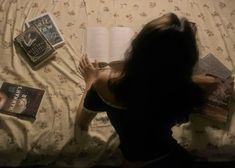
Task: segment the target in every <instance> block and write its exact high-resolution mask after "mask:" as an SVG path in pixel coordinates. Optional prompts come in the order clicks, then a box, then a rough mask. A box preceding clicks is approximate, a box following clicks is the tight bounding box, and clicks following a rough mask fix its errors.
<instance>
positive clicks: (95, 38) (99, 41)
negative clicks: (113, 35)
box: [86, 27, 109, 63]
mask: <svg viewBox="0 0 235 168" xmlns="http://www.w3.org/2000/svg"><path fill="white" fill-rule="evenodd" d="M86 40H87V41H86V53H87V55H88V57H89V59H90V60H91V61H92V62H93V61H95V60H97V61H98V62H106V63H107V62H108V60H109V59H108V57H109V31H108V29H107V28H105V27H90V28H88V29H87V37H86Z"/></svg>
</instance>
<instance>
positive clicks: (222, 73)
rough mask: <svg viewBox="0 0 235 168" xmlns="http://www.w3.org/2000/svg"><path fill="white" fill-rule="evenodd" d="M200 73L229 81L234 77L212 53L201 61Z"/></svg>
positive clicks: (199, 64)
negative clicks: (230, 77) (228, 79)
mask: <svg viewBox="0 0 235 168" xmlns="http://www.w3.org/2000/svg"><path fill="white" fill-rule="evenodd" d="M198 71H200V72H201V73H207V74H210V75H214V76H217V77H219V78H221V79H227V78H228V77H229V76H231V75H232V73H231V71H230V70H229V69H228V68H227V67H226V66H225V65H223V64H222V63H221V62H220V61H219V60H218V59H217V58H216V57H215V56H214V55H213V54H212V53H209V54H208V55H206V56H205V57H203V58H202V59H200V60H199V63H198Z"/></svg>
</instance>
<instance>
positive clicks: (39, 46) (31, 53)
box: [15, 25, 55, 69]
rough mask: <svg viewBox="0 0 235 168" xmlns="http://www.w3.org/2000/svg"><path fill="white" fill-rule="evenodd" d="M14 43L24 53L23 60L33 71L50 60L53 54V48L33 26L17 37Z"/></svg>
mask: <svg viewBox="0 0 235 168" xmlns="http://www.w3.org/2000/svg"><path fill="white" fill-rule="evenodd" d="M15 43H16V44H17V46H19V47H20V48H21V49H22V50H23V51H24V53H25V54H23V56H24V58H26V60H27V61H28V62H29V64H30V65H31V66H32V67H33V68H35V69H37V68H38V67H40V66H41V65H42V64H43V63H45V62H46V61H47V60H49V59H50V58H52V57H53V56H54V53H55V49H54V47H53V46H52V45H51V44H50V42H49V41H48V40H47V39H46V38H45V37H44V35H43V34H42V33H41V32H40V31H39V29H38V28H37V27H36V26H35V25H33V26H30V27H29V28H28V29H26V30H25V31H24V32H23V33H21V34H20V35H18V36H17V37H16V38H15Z"/></svg>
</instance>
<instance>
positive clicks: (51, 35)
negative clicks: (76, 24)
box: [25, 13, 64, 48]
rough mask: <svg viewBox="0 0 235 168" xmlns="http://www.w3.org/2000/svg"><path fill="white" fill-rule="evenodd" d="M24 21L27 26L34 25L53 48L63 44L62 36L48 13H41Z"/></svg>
mask: <svg viewBox="0 0 235 168" xmlns="http://www.w3.org/2000/svg"><path fill="white" fill-rule="evenodd" d="M25 23H26V26H27V27H30V26H32V25H36V26H37V28H38V29H39V30H40V31H41V32H42V34H43V35H44V36H45V37H46V38H47V39H48V41H49V42H50V43H51V45H52V46H53V47H54V48H58V47H60V46H61V45H63V44H64V38H63V36H62V34H61V32H60V31H59V29H58V27H57V25H56V23H55V21H54V20H53V17H52V16H51V14H50V13H43V14H41V15H39V16H37V17H34V18H32V19H30V20H26V22H25Z"/></svg>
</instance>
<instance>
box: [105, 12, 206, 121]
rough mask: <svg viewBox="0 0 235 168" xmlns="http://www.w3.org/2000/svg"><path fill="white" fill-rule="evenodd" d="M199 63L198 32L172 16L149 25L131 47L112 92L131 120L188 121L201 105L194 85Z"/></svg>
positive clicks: (112, 79) (186, 22)
mask: <svg viewBox="0 0 235 168" xmlns="http://www.w3.org/2000/svg"><path fill="white" fill-rule="evenodd" d="M197 60H198V48H197V44H196V39H195V32H194V30H193V28H192V26H191V24H190V22H189V21H188V20H187V19H186V18H181V19H179V18H178V17H177V16H176V15H175V14H173V13H169V14H166V15H164V16H162V17H160V18H157V19H154V20H152V21H151V22H149V23H147V24H146V25H145V26H144V27H143V29H142V30H141V31H140V32H139V34H138V35H137V36H136V37H135V39H134V40H133V41H132V43H131V47H130V48H129V50H128V51H127V53H126V59H125V61H124V67H123V70H122V72H121V74H120V75H119V76H118V77H113V78H111V79H110V81H109V88H110V90H111V91H112V92H113V93H114V94H115V96H116V97H117V99H118V100H119V101H120V102H121V103H122V104H123V106H125V107H126V108H127V110H128V113H130V116H133V115H135V116H138V115H139V116H140V117H141V116H142V115H143V114H147V115H148V116H149V117H150V118H151V117H155V116H156V117H157V116H158V117H159V116H162V117H165V118H168V119H169V120H170V121H172V122H181V121H183V120H185V119H186V118H188V115H189V113H191V112H192V111H193V109H194V108H195V107H198V106H200V105H201V104H202V99H201V95H202V92H201V90H200V89H199V87H198V86H197V85H196V84H195V83H193V81H192V73H193V67H194V65H195V64H196V62H197Z"/></svg>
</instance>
